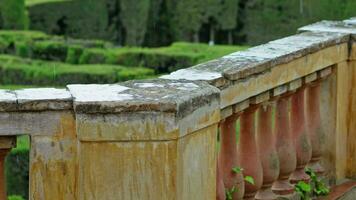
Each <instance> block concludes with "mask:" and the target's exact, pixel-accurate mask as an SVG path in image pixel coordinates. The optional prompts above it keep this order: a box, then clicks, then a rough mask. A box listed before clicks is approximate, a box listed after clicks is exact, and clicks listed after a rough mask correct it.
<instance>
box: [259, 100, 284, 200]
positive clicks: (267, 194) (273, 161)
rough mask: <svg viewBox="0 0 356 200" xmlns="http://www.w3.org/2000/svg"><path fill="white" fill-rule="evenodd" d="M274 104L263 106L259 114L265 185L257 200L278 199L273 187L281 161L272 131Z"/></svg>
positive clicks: (261, 156)
mask: <svg viewBox="0 0 356 200" xmlns="http://www.w3.org/2000/svg"><path fill="white" fill-rule="evenodd" d="M273 107H274V106H273V103H272V102H267V103H265V104H264V105H262V106H261V107H260V109H259V113H258V126H257V137H258V138H257V141H258V142H257V144H258V147H259V153H260V158H261V163H262V168H263V185H262V188H261V190H259V191H258V193H257V195H256V199H268V200H272V199H277V196H276V195H275V194H274V193H273V192H272V190H271V187H272V184H273V182H274V181H275V180H277V178H278V175H279V159H278V154H277V150H276V146H275V135H274V134H273V130H272V110H273Z"/></svg>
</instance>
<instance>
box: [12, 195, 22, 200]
mask: <svg viewBox="0 0 356 200" xmlns="http://www.w3.org/2000/svg"><path fill="white" fill-rule="evenodd" d="M8 200H24V199H23V198H22V196H18V195H13V196H9V198H8Z"/></svg>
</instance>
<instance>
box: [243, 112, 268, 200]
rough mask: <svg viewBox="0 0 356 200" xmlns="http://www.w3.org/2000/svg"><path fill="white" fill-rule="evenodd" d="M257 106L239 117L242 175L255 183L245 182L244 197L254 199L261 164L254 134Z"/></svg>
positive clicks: (258, 187)
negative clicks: (250, 178)
mask: <svg viewBox="0 0 356 200" xmlns="http://www.w3.org/2000/svg"><path fill="white" fill-rule="evenodd" d="M257 109H258V106H252V107H250V108H248V109H247V110H245V111H244V112H243V113H242V114H241V117H240V126H241V128H240V142H239V148H238V149H239V155H240V161H241V166H242V168H243V169H244V171H243V174H244V176H251V177H252V178H253V179H254V182H255V184H250V183H247V182H245V194H244V199H254V198H255V194H256V193H257V191H258V190H259V189H260V188H261V186H262V178H263V177H262V173H263V172H262V164H261V160H260V156H259V152H258V149H257V142H256V136H255V113H256V110H257Z"/></svg>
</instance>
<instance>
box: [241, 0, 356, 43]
mask: <svg viewBox="0 0 356 200" xmlns="http://www.w3.org/2000/svg"><path fill="white" fill-rule="evenodd" d="M355 6H356V3H355V1H354V0H343V1H340V0H289V1H282V0H255V1H247V6H246V8H245V12H244V13H246V16H245V20H244V21H243V25H244V27H243V30H242V31H243V33H244V36H246V37H247V41H246V42H247V43H248V44H252V45H255V44H261V43H265V42H268V41H271V40H273V39H278V38H282V37H285V36H287V35H291V34H294V33H295V32H296V30H297V29H298V28H299V27H301V26H303V25H306V24H310V23H313V22H316V21H320V20H341V19H346V18H349V17H352V16H355V15H356V9H355Z"/></svg>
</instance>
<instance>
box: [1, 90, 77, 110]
mask: <svg viewBox="0 0 356 200" xmlns="http://www.w3.org/2000/svg"><path fill="white" fill-rule="evenodd" d="M71 108H72V96H71V94H70V93H69V92H68V91H67V90H65V89H55V88H38V89H23V90H15V91H8V90H0V112H10V111H44V110H68V109H71Z"/></svg>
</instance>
